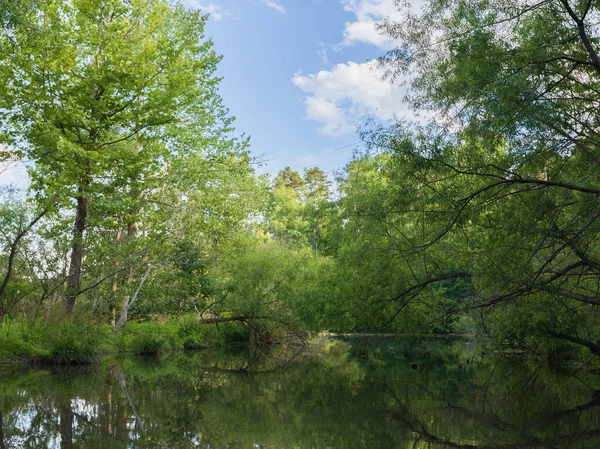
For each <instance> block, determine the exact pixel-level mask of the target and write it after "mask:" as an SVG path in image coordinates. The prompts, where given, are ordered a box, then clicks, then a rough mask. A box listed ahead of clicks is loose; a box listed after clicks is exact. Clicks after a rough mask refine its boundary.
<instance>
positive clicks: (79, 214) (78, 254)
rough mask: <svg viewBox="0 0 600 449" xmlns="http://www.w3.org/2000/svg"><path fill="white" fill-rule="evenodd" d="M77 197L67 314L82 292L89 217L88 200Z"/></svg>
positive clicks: (68, 283)
mask: <svg viewBox="0 0 600 449" xmlns="http://www.w3.org/2000/svg"><path fill="white" fill-rule="evenodd" d="M82 193H83V192H82V191H81V189H80V196H79V197H77V211H76V213H75V228H74V229H73V243H72V247H71V261H70V264H69V274H68V277H67V294H66V297H65V306H66V309H67V312H69V313H70V312H72V311H73V308H74V307H75V301H76V300H77V295H79V291H80V290H81V268H82V267H83V255H84V248H83V233H84V231H85V223H86V220H87V217H88V199H87V198H86V197H85V196H83V195H82Z"/></svg>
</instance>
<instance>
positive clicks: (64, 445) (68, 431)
mask: <svg viewBox="0 0 600 449" xmlns="http://www.w3.org/2000/svg"><path fill="white" fill-rule="evenodd" d="M59 410H60V417H59V421H60V422H59V429H60V449H73V411H72V410H71V404H70V403H69V402H65V403H62V404H61V405H60V407H59Z"/></svg>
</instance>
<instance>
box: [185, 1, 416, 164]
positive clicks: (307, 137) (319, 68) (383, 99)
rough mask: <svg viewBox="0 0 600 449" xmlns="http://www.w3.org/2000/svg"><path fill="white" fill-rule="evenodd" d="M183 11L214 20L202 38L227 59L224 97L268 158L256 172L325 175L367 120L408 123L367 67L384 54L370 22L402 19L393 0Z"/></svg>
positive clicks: (204, 5)
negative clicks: (317, 171) (316, 170)
mask: <svg viewBox="0 0 600 449" xmlns="http://www.w3.org/2000/svg"><path fill="white" fill-rule="evenodd" d="M183 3H184V4H185V5H186V6H188V7H191V8H200V9H201V10H203V11H205V12H209V13H211V17H210V18H209V22H208V24H207V29H206V36H207V37H209V38H211V39H213V41H214V44H215V49H216V51H217V52H218V53H220V54H221V55H223V61H222V62H221V64H220V67H219V75H220V76H222V77H223V81H222V84H221V96H222V98H223V101H224V103H225V104H226V105H227V107H229V108H230V110H231V113H232V114H233V115H235V116H236V118H237V122H236V128H237V130H238V131H239V132H245V133H246V134H249V135H250V136H251V145H252V146H251V149H252V152H253V153H254V154H255V155H262V156H264V158H265V159H266V161H267V164H266V166H264V167H262V168H261V169H260V170H259V171H260V172H263V173H264V172H268V173H271V174H275V173H277V171H278V170H280V169H281V168H283V167H284V166H286V165H289V166H291V167H292V168H294V169H295V170H298V171H302V170H303V168H304V167H312V166H319V167H321V168H322V169H323V170H325V171H327V172H330V173H331V172H333V171H335V170H336V169H339V168H342V167H343V166H344V165H345V163H346V162H347V161H348V160H349V159H350V158H351V156H352V152H353V150H354V147H355V146H354V145H352V144H354V143H356V142H357V141H358V140H359V139H358V137H357V134H356V128H357V126H359V125H361V124H364V123H365V120H366V119H367V118H368V117H371V116H372V117H374V118H376V119H378V120H381V121H386V120H389V119H390V118H392V116H393V115H394V114H396V115H397V116H399V117H403V116H405V115H407V114H406V113H405V110H406V107H405V106H404V105H403V102H402V97H403V90H402V88H401V87H399V86H391V85H390V84H389V83H388V82H385V81H382V80H381V75H382V73H381V71H378V70H377V69H374V68H373V67H372V64H369V63H368V61H369V60H370V59H373V58H376V57H377V56H379V55H381V54H383V53H384V52H385V51H386V49H389V48H390V45H391V42H390V41H388V40H387V39H386V38H384V37H383V36H381V35H380V34H379V33H378V32H377V30H376V29H375V23H376V22H378V21H381V20H382V19H384V18H385V17H387V16H389V15H392V16H394V15H398V14H399V13H398V12H397V10H396V8H395V7H394V5H393V3H394V2H393V0H184V1H183ZM342 147H343V148H342ZM340 148H341V149H340Z"/></svg>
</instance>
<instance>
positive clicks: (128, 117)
mask: <svg viewBox="0 0 600 449" xmlns="http://www.w3.org/2000/svg"><path fill="white" fill-rule="evenodd" d="M1 12H2V15H1V16H0V17H1V18H2V21H3V27H4V29H3V33H2V34H1V35H0V49H1V53H2V56H0V85H1V86H2V87H1V88H0V89H1V91H0V123H1V124H2V128H3V129H6V130H8V132H7V133H6V135H5V137H4V141H5V142H6V143H8V144H9V145H10V146H11V147H12V148H17V149H18V150H19V151H20V152H22V153H24V154H25V155H26V157H27V158H28V159H30V160H32V161H33V162H34V163H35V165H34V167H33V168H31V170H30V174H31V177H32V187H31V188H32V191H33V192H34V193H35V196H36V199H37V201H39V202H45V201H46V202H47V201H48V199H49V198H52V197H54V196H56V197H57V198H58V199H59V200H58V201H59V202H58V204H57V208H59V209H63V210H64V209H74V211H73V212H72V217H73V223H74V225H73V231H72V237H71V254H70V265H69V271H68V279H67V293H66V296H65V305H66V308H67V310H72V309H73V307H74V305H75V302H76V298H77V296H78V295H79V293H80V291H81V274H82V269H83V264H84V260H85V253H86V250H85V235H86V232H89V230H90V229H91V228H92V227H93V226H94V223H92V222H90V219H91V217H93V216H94V215H93V210H94V208H95V207H98V208H99V209H100V210H102V207H104V206H106V205H107V204H110V205H111V206H112V207H113V209H117V210H118V211H119V213H118V214H117V215H118V217H119V218H118V219H117V220H116V221H117V223H115V228H118V227H119V226H125V227H126V228H127V230H128V233H129V235H130V236H132V235H134V234H135V229H136V226H137V225H136V223H137V221H138V220H139V217H138V215H139V211H140V202H141V201H142V200H143V192H144V189H148V190H151V189H152V188H151V187H150V186H148V183H149V182H151V181H152V180H154V181H155V182H158V178H160V177H162V176H166V175H168V174H169V169H168V168H166V167H168V166H169V165H171V164H169V161H170V160H172V159H179V160H181V159H185V157H186V155H188V154H190V153H195V152H198V149H199V148H200V149H203V150H204V151H208V150H209V149H211V148H218V147H219V146H222V145H229V146H231V145H232V141H231V140H229V141H226V139H225V137H224V136H225V135H226V133H227V132H229V131H230V130H231V127H230V123H231V121H230V119H229V118H227V117H226V113H227V111H226V110H225V109H224V108H223V106H222V105H221V101H220V99H219V97H218V95H217V86H218V81H219V79H218V78H216V77H215V75H214V71H215V68H216V64H217V63H218V61H219V59H220V58H219V57H218V56H216V55H215V53H214V51H213V50H212V42H210V41H207V40H204V39H203V29H204V24H205V21H206V16H202V15H201V14H200V12H198V11H188V10H185V9H184V8H183V6H181V5H179V4H172V3H170V2H168V1H166V0H134V1H131V2H129V1H122V0H102V1H100V2H98V1H95V0H94V1H92V0H60V1H53V2H8V3H6V2H3V7H2V11H1ZM224 139H225V140H224ZM180 165H181V163H180ZM159 174H160V176H159ZM111 203H112V204H111ZM115 203H116V205H115ZM98 215H103V214H98ZM96 216H97V215H96ZM101 218H104V217H101Z"/></svg>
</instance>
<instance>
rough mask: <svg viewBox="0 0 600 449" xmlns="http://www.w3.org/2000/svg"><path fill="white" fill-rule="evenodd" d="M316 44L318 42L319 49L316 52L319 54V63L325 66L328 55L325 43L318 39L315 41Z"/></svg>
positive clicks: (327, 62)
mask: <svg viewBox="0 0 600 449" xmlns="http://www.w3.org/2000/svg"><path fill="white" fill-rule="evenodd" d="M317 44H319V51H318V52H317V55H318V56H319V59H320V60H321V63H322V64H323V65H325V66H327V65H329V57H328V56H327V45H325V44H324V43H323V42H320V41H319V42H317Z"/></svg>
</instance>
